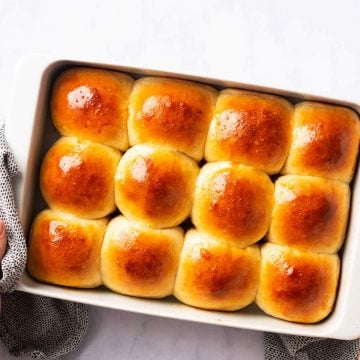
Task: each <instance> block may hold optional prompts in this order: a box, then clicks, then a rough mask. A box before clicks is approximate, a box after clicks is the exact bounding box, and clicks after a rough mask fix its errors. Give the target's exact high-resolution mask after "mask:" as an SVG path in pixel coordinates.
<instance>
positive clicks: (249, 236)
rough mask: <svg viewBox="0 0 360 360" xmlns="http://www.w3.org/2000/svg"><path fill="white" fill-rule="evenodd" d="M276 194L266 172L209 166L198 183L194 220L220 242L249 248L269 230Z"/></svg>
mask: <svg viewBox="0 0 360 360" xmlns="http://www.w3.org/2000/svg"><path fill="white" fill-rule="evenodd" d="M273 194H274V185H273V183H272V182H271V180H270V178H269V177H268V176H267V175H266V174H265V173H263V172H262V171H259V170H256V169H254V168H252V167H249V166H245V165H240V164H235V163H231V162H216V163H210V164H206V165H205V166H204V167H203V168H202V169H201V171H200V174H199V177H198V179H197V183H196V190H195V199H194V206H193V210H192V221H193V223H194V225H195V226H196V227H197V228H198V229H199V230H201V231H202V232H204V233H206V234H208V235H210V236H213V237H214V238H216V239H219V240H222V241H225V242H227V243H230V244H233V245H237V246H239V247H245V246H248V245H251V244H253V243H255V242H257V241H258V240H260V239H261V238H262V237H263V236H264V235H265V234H266V232H267V231H268V229H269V226H270V220H271V211H272V207H273Z"/></svg>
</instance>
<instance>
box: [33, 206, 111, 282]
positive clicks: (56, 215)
mask: <svg viewBox="0 0 360 360" xmlns="http://www.w3.org/2000/svg"><path fill="white" fill-rule="evenodd" d="M107 222H108V221H107V219H100V220H85V219H80V218H77V217H74V216H72V215H69V214H65V213H61V212H58V211H52V210H44V211H42V212H41V213H40V214H39V215H38V216H37V217H36V218H35V220H34V222H33V224H32V227H31V230H30V239H29V246H28V263H27V269H28V271H29V273H30V275H31V276H33V277H34V278H35V279H37V280H39V281H44V282H47V283H52V284H57V285H64V286H73V287H80V288H93V287H96V286H99V285H101V274H100V251H101V243H102V241H103V237H104V233H105V229H106V225H107Z"/></svg>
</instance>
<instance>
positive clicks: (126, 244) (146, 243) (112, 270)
mask: <svg viewBox="0 0 360 360" xmlns="http://www.w3.org/2000/svg"><path fill="white" fill-rule="evenodd" d="M183 238H184V235H183V230H182V229H181V228H179V227H177V228H172V229H163V230H156V229H151V228H148V227H144V226H141V225H139V224H136V223H134V222H132V221H130V220H128V219H126V218H125V217H124V216H117V217H116V218H114V219H113V220H111V222H110V223H109V226H108V228H107V230H106V234H105V238H104V243H103V246H102V250H101V273H102V278H103V282H104V285H105V286H107V287H108V288H110V289H112V290H113V291H116V292H119V293H121V294H126V295H132V296H141V297H151V298H161V297H164V296H168V295H171V294H172V292H173V288H174V282H175V276H176V271H177V269H178V265H179V259H180V252H181V248H182V245H183V240H184V239H183Z"/></svg>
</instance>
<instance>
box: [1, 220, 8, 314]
mask: <svg viewBox="0 0 360 360" xmlns="http://www.w3.org/2000/svg"><path fill="white" fill-rule="evenodd" d="M6 246H7V238H6V228H5V223H4V221H2V220H1V219H0V274H1V260H2V258H3V257H4V255H5V251H6ZM0 277H1V276H0ZM0 309H1V296H0Z"/></svg>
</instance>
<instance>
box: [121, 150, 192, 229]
mask: <svg viewBox="0 0 360 360" xmlns="http://www.w3.org/2000/svg"><path fill="white" fill-rule="evenodd" d="M198 171H199V169H198V166H197V164H196V163H195V161H194V160H192V159H190V158H188V157H187V156H186V155H183V154H181V153H179V152H176V151H172V150H169V149H167V148H162V147H152V146H147V145H137V146H134V147H132V148H131V149H130V150H129V151H127V152H126V153H125V154H124V156H123V158H122V159H121V161H120V163H119V166H118V168H117V172H116V179H115V201H116V205H117V207H118V208H119V209H120V211H121V212H122V213H123V214H124V215H125V216H127V217H128V218H129V219H132V220H133V221H136V222H138V223H141V224H144V225H148V226H151V227H154V228H165V227H171V226H176V225H178V224H180V223H181V222H182V221H184V220H185V219H186V218H187V217H188V216H189V215H190V212H191V206H192V202H193V197H194V188H195V182H196V177H197V174H198Z"/></svg>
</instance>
